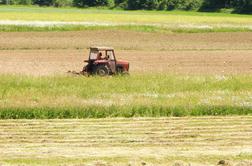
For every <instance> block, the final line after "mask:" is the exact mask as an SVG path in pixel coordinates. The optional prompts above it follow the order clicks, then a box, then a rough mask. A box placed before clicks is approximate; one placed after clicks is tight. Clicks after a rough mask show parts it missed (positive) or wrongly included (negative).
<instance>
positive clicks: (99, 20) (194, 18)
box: [0, 6, 252, 32]
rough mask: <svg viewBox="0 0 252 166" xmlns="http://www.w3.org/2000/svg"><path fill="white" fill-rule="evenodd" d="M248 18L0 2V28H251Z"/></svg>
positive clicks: (186, 29) (163, 29)
mask: <svg viewBox="0 0 252 166" xmlns="http://www.w3.org/2000/svg"><path fill="white" fill-rule="evenodd" d="M251 18H252V16H251V15H237V14H225V13H203V12H202V13H199V12H183V11H172V12H162V11H122V10H103V9H86V10H81V9H74V8H72V9H71V8H70V9H69V8H63V9H60V8H59V9H57V8H38V7H22V6H20V7H11V6H2V7H1V6H0V20H1V21H0V25H2V26H1V27H0V30H1V31H31V30H32V31H51V30H57V31H64V30H86V29H127V30H134V31H147V32H149V31H155V32H156V31H158V32H202V31H203V32H215V31H217V32H218V31H231V32H232V31H252V21H251V20H252V19H251ZM31 21H33V22H31Z"/></svg>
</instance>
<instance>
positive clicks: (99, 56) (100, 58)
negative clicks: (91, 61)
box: [97, 52, 102, 60]
mask: <svg viewBox="0 0 252 166" xmlns="http://www.w3.org/2000/svg"><path fill="white" fill-rule="evenodd" d="M97 60H102V53H101V52H99V53H98V55H97Z"/></svg>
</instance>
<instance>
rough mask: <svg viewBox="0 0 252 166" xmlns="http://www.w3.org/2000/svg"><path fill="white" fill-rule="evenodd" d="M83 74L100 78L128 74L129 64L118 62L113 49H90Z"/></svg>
mask: <svg viewBox="0 0 252 166" xmlns="http://www.w3.org/2000/svg"><path fill="white" fill-rule="evenodd" d="M85 62H86V63H87V65H86V66H85V67H84V68H83V72H85V73H88V74H92V75H93V74H95V75H100V76H105V75H112V74H123V73H128V71H129V63H128V62H126V61H118V60H117V59H116V57H115V52H114V49H113V48H110V47H91V48H90V52H89V58H88V60H85Z"/></svg>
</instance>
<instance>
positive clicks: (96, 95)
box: [0, 74, 252, 119]
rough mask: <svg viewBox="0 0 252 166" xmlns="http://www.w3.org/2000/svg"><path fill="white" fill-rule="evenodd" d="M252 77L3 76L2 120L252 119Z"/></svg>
mask: <svg viewBox="0 0 252 166" xmlns="http://www.w3.org/2000/svg"><path fill="white" fill-rule="evenodd" d="M251 80H252V76H251V75H247V76H176V75H164V74H156V75H154V74H153V75H134V76H127V77H121V76H116V77H104V78H101V77H72V76H54V77H49V76H48V77H31V76H14V75H2V76H0V118H2V119H6V118H7V119H8V118H30V119H32V118H104V117H160V116H161V117H162V116H199V115H248V114H252V98H251V96H252V81H251Z"/></svg>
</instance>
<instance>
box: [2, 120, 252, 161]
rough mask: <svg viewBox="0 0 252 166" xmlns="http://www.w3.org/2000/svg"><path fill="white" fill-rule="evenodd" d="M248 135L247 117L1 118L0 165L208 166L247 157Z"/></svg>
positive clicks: (251, 123)
mask: <svg viewBox="0 0 252 166" xmlns="http://www.w3.org/2000/svg"><path fill="white" fill-rule="evenodd" d="M251 139H252V117H251V116H245V117H242V116H235V117H200V118H196V117H193V118H187V117H185V118H155V119H154V118H135V119H123V118H119V119H118V118H117V119H110V118H108V119H96V120H93V119H87V120H1V121H0V145H1V146H0V151H1V153H0V163H1V162H10V163H11V162H14V161H16V160H17V159H19V160H18V161H19V164H22V161H24V162H25V161H26V160H29V161H30V164H31V163H34V162H35V163H36V160H39V161H40V162H42V163H43V160H44V162H48V163H47V164H49V165H57V162H52V163H50V162H49V161H52V160H53V159H57V160H58V161H59V162H60V161H61V162H66V163H64V164H70V163H71V161H74V160H75V162H76V161H82V163H83V164H84V163H85V162H90V161H96V160H104V161H108V162H109V163H111V164H115V165H117V164H118V163H117V162H119V163H120V162H124V164H125V163H129V162H131V161H142V160H146V162H147V163H148V162H150V163H152V164H154V165H162V164H167V163H172V162H174V161H175V160H182V161H183V160H185V161H187V162H195V163H201V164H203V165H204V164H205V165H208V164H210V163H211V164H215V163H217V162H218V160H220V159H229V160H251V155H252V143H251V141H250V140H251ZM31 156H33V157H32V158H31ZM186 158H187V159H186ZM81 159H82V160H81ZM206 159H207V160H206ZM67 162H70V163H67ZM116 163H117V164H116ZM28 165H29V164H28ZM31 165H32V164H31Z"/></svg>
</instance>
